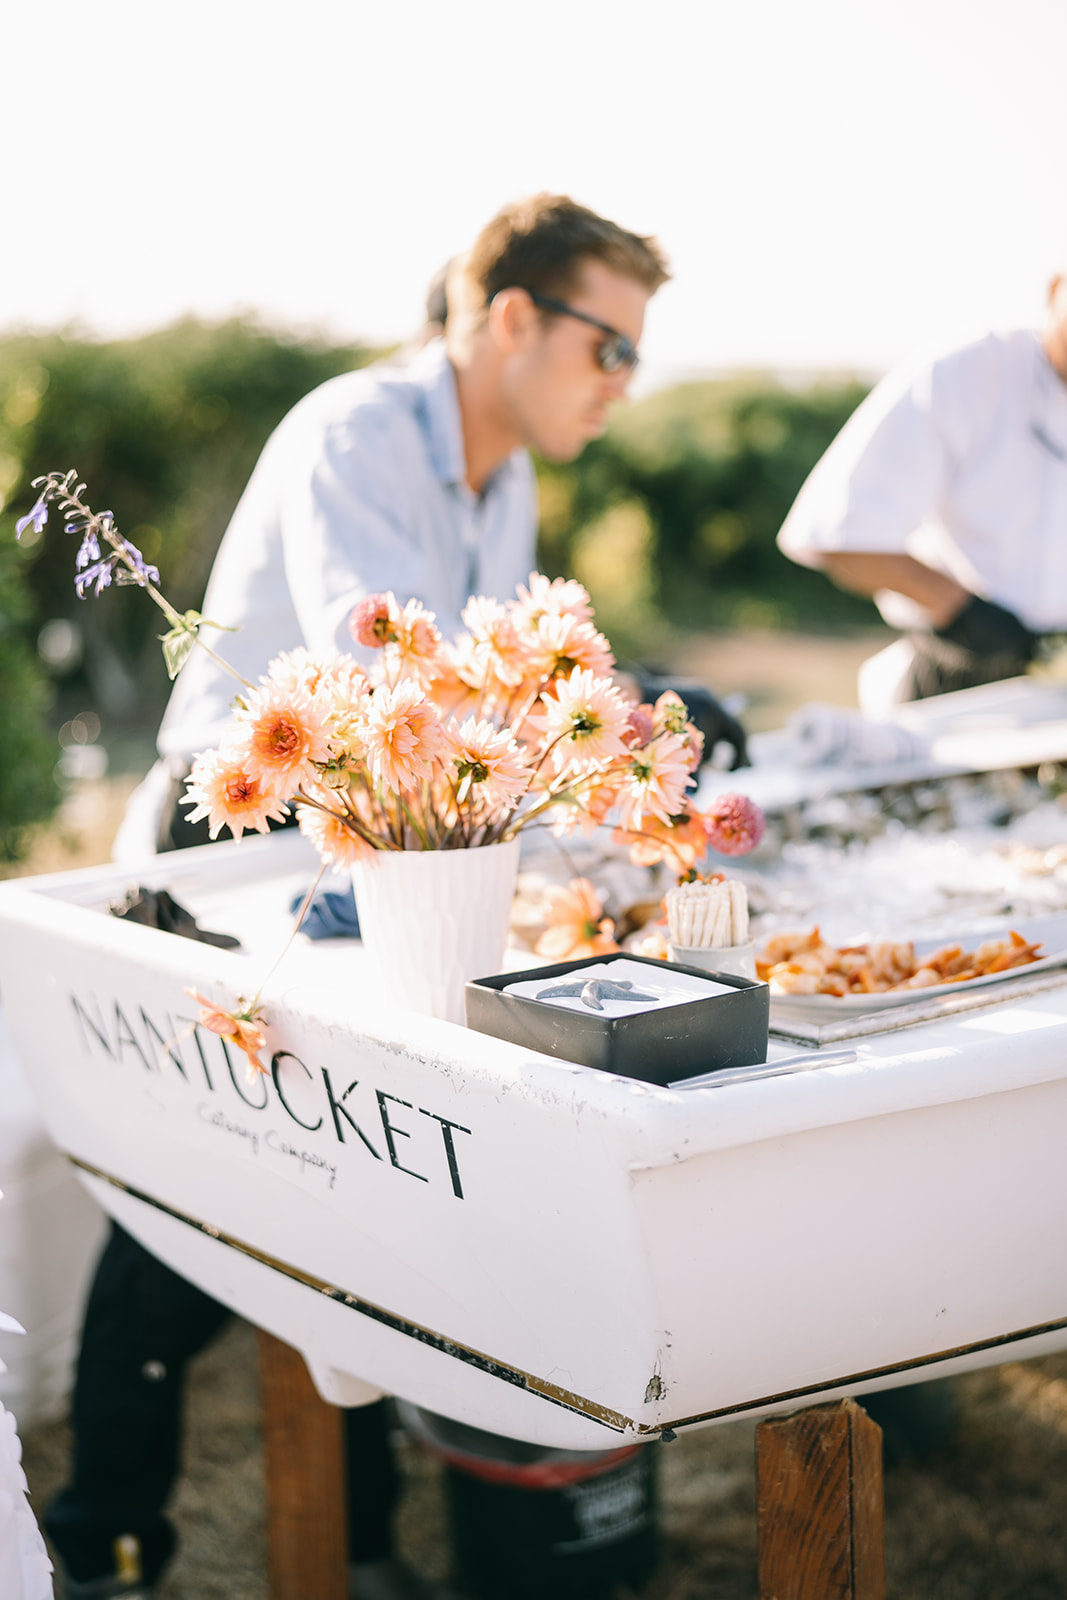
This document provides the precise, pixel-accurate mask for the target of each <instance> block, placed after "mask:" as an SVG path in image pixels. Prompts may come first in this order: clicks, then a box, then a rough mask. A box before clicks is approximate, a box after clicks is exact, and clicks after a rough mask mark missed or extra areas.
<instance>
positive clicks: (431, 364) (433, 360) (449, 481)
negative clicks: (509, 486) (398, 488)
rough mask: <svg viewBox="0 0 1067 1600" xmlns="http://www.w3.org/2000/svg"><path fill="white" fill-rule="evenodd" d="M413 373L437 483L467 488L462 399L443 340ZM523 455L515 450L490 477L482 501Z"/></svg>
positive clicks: (424, 353) (422, 354)
mask: <svg viewBox="0 0 1067 1600" xmlns="http://www.w3.org/2000/svg"><path fill="white" fill-rule="evenodd" d="M409 370H410V372H411V374H412V376H413V377H414V378H415V380H416V382H417V383H418V385H419V387H420V389H421V390H422V394H423V404H422V406H421V407H420V413H419V420H420V423H421V425H422V429H423V432H424V434H425V436H426V444H427V448H428V450H429V455H430V464H431V466H432V467H433V470H434V476H435V477H436V478H437V481H438V482H439V483H441V484H443V485H445V486H446V487H449V486H452V487H457V486H458V487H461V488H464V489H467V493H468V494H470V493H472V491H471V490H470V489H469V488H468V487H467V452H466V450H465V449H464V446H463V421H462V418H461V417H460V412H459V395H458V393H457V391H456V374H455V370H454V369H453V366H452V363H451V361H449V359H448V356H447V354H446V353H445V343H444V340H443V339H434V340H432V341H431V343H430V344H428V345H426V347H425V348H424V349H422V350H420V351H419V353H418V355H417V356H416V357H415V359H414V360H413V361H412V363H411V367H410V369H409ZM523 454H524V452H523V450H522V448H521V446H520V448H519V449H517V450H513V451H512V453H511V455H509V456H505V458H504V460H503V461H502V462H501V463H500V465H499V466H498V467H497V469H496V471H495V472H494V473H493V474H492V475H491V477H490V478H489V480H488V482H487V483H486V485H485V488H484V489H483V490H482V496H481V497H482V499H483V500H484V499H485V497H486V496H487V495H488V494H489V493H490V491H491V490H492V489H493V488H494V487H495V486H496V485H497V484H498V483H502V482H503V481H504V480H505V479H506V477H507V474H508V473H509V472H512V471H514V470H515V462H516V461H517V460H519V459H521V458H522V456H523Z"/></svg>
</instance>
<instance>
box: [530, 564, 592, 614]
mask: <svg viewBox="0 0 1067 1600" xmlns="http://www.w3.org/2000/svg"><path fill="white" fill-rule="evenodd" d="M528 583H529V588H527V587H526V586H525V585H524V584H521V583H520V584H519V586H518V589H517V590H516V593H517V594H518V597H519V604H518V610H519V612H520V614H521V615H522V617H523V618H524V619H525V620H527V621H529V622H530V623H531V624H532V625H535V626H536V624H537V623H538V622H539V621H540V620H541V618H542V617H547V616H552V617H558V616H562V615H563V614H564V613H566V614H567V615H568V616H572V617H577V619H578V621H579V622H591V621H592V618H593V607H592V603H591V602H590V599H589V591H588V590H587V589H583V587H582V585H581V584H580V583H579V582H578V580H577V578H552V579H551V580H549V579H548V578H546V577H545V575H544V573H543V572H531V573H530V576H529V579H528Z"/></svg>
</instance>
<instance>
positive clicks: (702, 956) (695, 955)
mask: <svg viewBox="0 0 1067 1600" xmlns="http://www.w3.org/2000/svg"><path fill="white" fill-rule="evenodd" d="M667 949H668V950H669V951H670V957H671V960H672V961H677V962H680V963H681V965H682V966H685V967H699V968H700V969H701V971H702V972H726V973H729V974H730V975H731V976H732V977H734V978H753V979H754V978H755V976H756V941H755V939H750V940H749V942H748V944H724V945H701V946H699V947H695V946H694V947H690V946H688V945H684V944H670V943H668V945H667Z"/></svg>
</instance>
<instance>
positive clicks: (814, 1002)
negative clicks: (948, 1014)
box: [757, 912, 1067, 1022]
mask: <svg viewBox="0 0 1067 1600" xmlns="http://www.w3.org/2000/svg"><path fill="white" fill-rule="evenodd" d="M1012 931H1014V932H1016V933H1018V934H1020V935H1021V936H1022V937H1023V938H1024V939H1027V940H1029V941H1030V942H1031V943H1035V944H1038V945H1040V947H1041V950H1042V954H1041V955H1040V956H1039V957H1038V959H1037V960H1036V961H1031V962H1029V963H1028V964H1027V965H1026V966H1025V967H1009V968H1008V969H1007V971H1005V972H987V973H983V975H982V976H981V977H979V978H967V979H965V980H964V981H963V982H962V983H937V984H930V986H929V987H928V988H925V989H894V990H888V991H886V992H885V993H883V994H844V995H833V994H778V993H776V992H775V990H774V988H773V985H772V988H771V1016H772V1017H780V1018H783V1019H788V1018H791V1017H804V1018H810V1019H811V1020H812V1021H814V1022H833V1021H834V1020H835V1019H837V1018H843V1017H856V1016H866V1015H867V1014H868V1013H870V1012H872V1011H886V1010H890V1009H892V1008H895V1007H898V1006H910V1005H915V1004H916V1002H917V1001H923V1000H933V999H936V998H937V997H939V996H941V995H964V994H969V993H970V992H971V991H972V990H974V989H983V988H986V987H988V985H990V984H998V985H999V984H1005V983H1013V982H1015V980H1016V979H1018V978H1023V977H1027V978H1028V977H1032V976H1034V975H1036V974H1037V973H1041V972H1050V971H1053V970H1054V969H1055V968H1057V967H1067V912H1060V913H1059V914H1058V915H1055V916H1051V917H1031V918H1025V919H1020V920H1019V921H1017V922H1011V923H1008V922H999V923H997V924H996V926H994V927H989V926H983V927H982V929H981V930H980V931H978V932H974V931H973V930H971V931H967V932H964V933H961V934H960V935H959V937H958V938H956V939H948V938H938V939H931V938H926V939H915V940H914V941H913V943H914V947H915V953H916V956H917V957H921V956H929V955H933V953H934V951H935V950H942V949H944V947H945V945H947V944H963V945H964V946H966V948H967V949H973V948H974V947H975V946H976V945H978V944H981V943H982V941H983V940H986V939H1004V938H1007V936H1008V934H1009V933H1010V932H1012ZM758 954H759V952H758V950H757V956H758ZM1065 981H1067V976H1065Z"/></svg>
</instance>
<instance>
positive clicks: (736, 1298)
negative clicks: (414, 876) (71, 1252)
mask: <svg viewBox="0 0 1067 1600" xmlns="http://www.w3.org/2000/svg"><path fill="white" fill-rule="evenodd" d="M313 873H314V864H313V862H312V858H311V856H310V854H309V852H308V851H307V847H306V845H305V844H304V841H303V840H301V839H300V838H299V836H297V835H295V834H288V833H286V834H281V835H275V836H272V837H271V838H269V839H262V840H261V839H258V838H257V839H254V840H246V841H244V842H242V843H240V844H225V845H215V846H208V847H205V848H204V849H200V850H189V851H184V852H181V853H180V854H178V855H172V856H166V857H158V858H154V859H152V860H151V861H147V862H146V863H145V864H144V866H143V868H142V870H141V871H140V872H139V873H138V872H136V871H133V872H131V870H130V869H129V868H128V867H121V868H120V867H114V866H112V867H104V868H93V869H89V870H86V871H82V872H74V873H67V874H62V875H57V876H53V877H50V878H38V879H20V880H14V881H10V882H7V883H5V884H2V885H0V988H2V995H3V1002H4V1006H5V1008H6V1011H7V1014H8V1018H9V1022H10V1026H11V1030H12V1033H13V1036H14V1039H15V1042H16V1047H17V1050H18V1052H19V1055H20V1057H21V1060H22V1063H23V1066H24V1067H25V1069H26V1072H27V1074H28V1076H29V1078H30V1081H31V1083H32V1084H33V1087H34V1089H35V1091H36V1094H37V1096H38V1098H39V1101H40V1104H41V1107H42V1110H43V1114H44V1117H45V1120H46V1123H47V1126H48V1129H49V1132H50V1134H51V1136H52V1138H53V1139H54V1140H55V1142H56V1144H57V1145H58V1147H59V1148H60V1149H61V1150H63V1151H64V1152H66V1154H67V1155H68V1156H69V1157H70V1158H71V1160H72V1161H73V1162H74V1163H76V1165H77V1169H78V1171H79V1172H80V1174H81V1176H82V1178H83V1179H84V1181H85V1182H86V1184H87V1185H88V1187H89V1188H90V1189H91V1191H92V1192H93V1194H94V1195H95V1196H96V1197H97V1198H98V1199H99V1200H100V1202H101V1204H102V1205H103V1206H104V1207H105V1208H106V1210H107V1211H109V1212H110V1213H111V1215H112V1216H113V1217H114V1218H115V1219H116V1220H117V1221H118V1222H120V1223H121V1224H122V1225H123V1226H124V1227H126V1228H128V1229H129V1230H130V1231H131V1232H132V1233H134V1234H135V1235H136V1236H137V1237H139V1238H140V1239H141V1240H143V1242H144V1243H145V1244H146V1245H147V1246H148V1247H149V1248H150V1249H151V1250H152V1251H154V1252H155V1253H156V1254H157V1255H159V1256H160V1257H161V1258H162V1259H163V1260H165V1261H166V1262H168V1263H169V1264H170V1265H171V1266H172V1267H174V1268H175V1269H176V1270H177V1271H179V1272H181V1273H183V1274H185V1275H186V1276H187V1277H189V1278H191V1279H192V1280H194V1281H195V1282H197V1283H198V1284H200V1285H201V1286H202V1287H203V1288H204V1289H205V1290H206V1291H207V1292H209V1293H210V1294H212V1295H215V1296H216V1297H217V1298H219V1299H220V1300H222V1301H224V1302H225V1303H226V1304H228V1305H230V1306H232V1307H233V1308H234V1309H235V1310H236V1311H238V1312H239V1313H240V1314H242V1315H243V1316H245V1317H247V1318H248V1319H249V1320H251V1321H252V1322H254V1323H256V1324H258V1325H259V1326H261V1327H264V1328H266V1329H268V1330H270V1331H271V1332H272V1333H274V1334H276V1335H277V1336H278V1337H280V1338H282V1339H284V1340H286V1341H287V1342H289V1343H290V1344H292V1345H294V1346H295V1347H297V1348H298V1349H300V1350H301V1351H302V1352H303V1353H304V1355H305V1357H306V1359H307V1361H308V1364H309V1367H310V1369H311V1371H312V1374H313V1376H314V1378H315V1381H316V1383H317V1384H318V1386H319V1388H320V1390H321V1392H322V1393H323V1394H324V1395H325V1396H326V1397H327V1398H328V1399H330V1400H333V1401H335V1402H337V1403H340V1404H349V1405H351V1404H360V1403H363V1402H366V1401H367V1400H369V1399H371V1398H373V1396H374V1395H375V1394H376V1393H377V1392H379V1391H387V1392H390V1393H394V1394H398V1395H401V1396H403V1397H404V1398H406V1399H408V1400H411V1401H414V1402H415V1403H417V1404H419V1405H422V1406H426V1407H429V1408H430V1409H432V1410H435V1411H439V1412H442V1413H445V1414H446V1415H449V1416H452V1417H455V1418H457V1419H459V1420H462V1421H465V1422H468V1423H471V1424H474V1425H476V1426H478V1427H482V1428H488V1429H490V1430H493V1431H496V1432H500V1433H507V1434H511V1435H513V1436H515V1437H518V1438H522V1439H527V1440H530V1441H533V1442H537V1443H543V1444H548V1445H555V1446H560V1447H564V1448H573V1449H595V1448H598V1447H604V1446H606V1445H610V1444H611V1443H612V1441H613V1440H615V1441H617V1440H618V1439H619V1437H620V1436H623V1437H642V1436H644V1437H647V1436H655V1435H656V1434H658V1433H660V1432H662V1431H664V1430H666V1429H668V1428H673V1429H678V1428H681V1427H690V1426H698V1425H704V1424H707V1423H712V1422H717V1421H723V1420H728V1419H730V1418H733V1417H736V1416H738V1415H743V1414H757V1415H758V1414H765V1413H768V1412H773V1411H780V1410H790V1409H794V1408H796V1407H797V1406H799V1405H804V1404H809V1403H814V1402H816V1401H819V1400H823V1399H829V1398H833V1397H835V1396H837V1395H841V1394H845V1393H862V1392H863V1391H865V1390H869V1389H875V1388H883V1387H891V1386H892V1385H894V1384H898V1383H901V1382H906V1381H913V1380H914V1379H915V1377H917V1376H918V1377H925V1376H934V1375H938V1374H942V1373H945V1372H949V1371H958V1370H963V1369H966V1368H969V1367H974V1366H981V1365H984V1364H989V1363H994V1362H997V1361H1000V1360H1004V1359H1008V1358H1009V1357H1015V1356H1020V1355H1029V1354H1034V1355H1036V1354H1044V1353H1047V1352H1049V1351H1052V1350H1056V1349H1060V1348H1064V1347H1067V1257H1065V1254H1064V1251H1063V1246H1062V1240H1063V1233H1064V1228H1065V1225H1067V1162H1065V1161H1064V1160H1063V1151H1062V1144H1063V1132H1062V1130H1063V1128H1064V1126H1065V1125H1067V987H1064V988H1059V987H1054V986H1053V987H1048V988H1043V990H1042V992H1041V993H1040V994H1038V995H1033V996H1023V997H1021V998H1020V997H1015V998H1008V997H1007V992H1006V998H1005V999H1004V1001H1003V1003H999V1004H988V1003H987V1004H985V1005H984V1006H981V1007H979V1008H976V1009H975V1010H973V1011H970V1012H956V1013H954V1014H953V1015H951V1016H945V1017H942V1018H939V1019H937V1020H935V1021H932V1022H925V1023H923V1024H921V1025H919V1026H915V1027H910V1028H906V1029H904V1030H903V1031H894V1032H886V1033H884V1034H883V1033H875V1034H871V1035H868V1036H865V1037H863V1038H862V1039H860V1040H857V1042H856V1050H855V1058H854V1059H851V1060H848V1059H846V1060H841V1059H840V1053H838V1056H837V1057H836V1058H834V1057H832V1056H828V1057H827V1059H826V1064H824V1065H820V1056H819V1052H818V1051H811V1052H810V1053H808V1055H807V1056H806V1057H805V1060H804V1062H803V1065H804V1066H805V1067H808V1068H809V1070H803V1071H795V1072H794V1071H789V1072H783V1073H781V1074H780V1075H777V1076H766V1077H761V1076H759V1075H758V1072H757V1074H756V1075H755V1076H745V1075H741V1076H734V1077H731V1078H730V1079H729V1080H727V1081H724V1082H723V1084H722V1085H721V1086H719V1087H716V1086H715V1084H714V1082H712V1083H711V1084H709V1085H707V1086H705V1087H697V1088H688V1089H685V1088H679V1089H668V1088H659V1087H656V1086H653V1085H650V1084H645V1083H641V1082H637V1081H635V1080H632V1079H622V1078H616V1077H614V1076H613V1075H610V1074H605V1073H599V1072H595V1071H593V1070H591V1069H588V1068H585V1067H580V1066H572V1065H570V1064H568V1063H566V1062H560V1061H557V1060H554V1059H550V1058H548V1057H544V1056H539V1055H536V1054H533V1053H531V1052H529V1051H527V1050H524V1049H521V1048H519V1047H517V1046H514V1045H510V1044H508V1043H505V1042H503V1041H500V1040H497V1039H493V1038H489V1037H486V1036H483V1035H480V1034H476V1033H472V1032H469V1031H467V1030H465V1029H463V1028H460V1027H458V1026H455V1025H453V1024H450V1023H444V1022H436V1021H432V1020H430V1019H427V1018H423V1017H419V1016H415V1015H411V1014H407V1013H403V1012H400V1011H398V1010H395V1009H391V1008H389V1007H387V1006H386V1005H384V1004H383V1003H381V1002H380V1001H379V1000H378V998H377V996H376V984H375V969H374V965H373V962H372V960H371V958H370V956H369V955H368V954H367V953H365V952H363V951H362V949H361V948H360V947H359V946H357V945H355V944H353V943H352V942H345V941H329V942H324V943H320V944H317V945H313V944H311V943H309V942H308V941H306V940H304V939H303V937H301V939H300V940H298V942H297V944H296V945H294V947H293V949H292V950H291V951H290V953H289V955H287V956H286V958H285V960H284V962H283V963H282V965H281V966H280V968H279V969H278V971H277V973H276V974H275V976H274V978H273V979H272V980H271V982H270V985H269V987H268V988H267V989H266V991H265V996H264V998H265V1017H266V1031H267V1035H268V1041H269V1051H270V1057H271V1069H272V1070H271V1075H270V1076H269V1077H268V1078H265V1079H260V1080H259V1081H258V1082H257V1083H256V1084H255V1085H253V1086H249V1085H248V1084H247V1083H246V1081H245V1077H244V1072H243V1059H240V1058H238V1059H235V1058H234V1057H233V1054H232V1052H231V1053H230V1055H229V1056H228V1055H227V1053H226V1048H225V1046H224V1043H223V1041H222V1040H221V1039H219V1038H218V1037H217V1036H216V1035H214V1034H210V1033H208V1032H206V1031H205V1030H203V1029H202V1028H200V1027H196V1026H195V1025H194V1019H195V1017H196V1007H195V1004H194V1003H193V1002H192V1001H191V1000H189V999H188V998H187V996H186V994H185V992H184V991H185V989H186V987H187V986H188V987H191V988H196V989H199V990H200V991H202V992H203V993H205V994H207V995H209V996H210V997H211V998H212V999H214V1000H217V1001H219V1002H222V1003H224V1004H226V1005H232V1004H233V1003H234V1001H235V1000H236V998H237V997H238V996H243V997H245V998H248V997H249V996H250V995H251V994H253V993H254V991H255V989H256V986H257V985H258V983H259V982H260V980H261V979H262V977H263V975H264V973H265V971H266V970H267V968H268V967H269V965H270V962H271V960H272V959H273V957H274V955H275V954H276V953H277V949H278V948H279V947H280V944H281V942H282V938H283V935H284V929H285V926H286V924H287V921H288V920H289V919H288V914H287V905H288V902H289V900H290V898H291V897H292V895H293V893H294V892H296V891H297V890H298V889H299V888H300V887H301V886H302V885H306V884H307V883H308V882H309V881H310V879H311V877H312V876H313ZM137 881H140V882H142V883H144V884H147V885H148V886H149V887H162V886H166V887H168V888H169V889H170V890H171V891H172V892H173V894H174V895H175V896H176V898H178V899H179V900H180V901H181V902H182V903H183V904H185V905H187V906H188V907H189V909H190V910H192V911H193V913H194V915H196V916H197V918H198V919H199V921H200V922H201V924H202V925H203V926H206V927H209V928H214V929H218V930H221V931H228V932H232V933H236V934H238V935H239V936H240V937H241V938H242V939H243V940H244V942H245V947H246V948H245V950H243V951H241V952H234V951H224V950H218V949H215V948H213V947H210V946H208V945H203V944H198V943H195V942H192V941H189V940H185V939H179V938H176V937H174V936H172V935H170V934H165V933H161V932H158V931H156V930H153V929H148V928H145V927H141V926H137V925H131V924H130V923H128V922H124V921H120V920H118V919H116V918H113V917H109V916H107V915H106V914H105V913H106V907H107V905H108V903H109V902H113V901H116V900H119V899H121V898H122V896H123V894H124V893H125V891H126V889H127V888H128V887H130V886H131V885H132V884H133V883H135V882H137ZM527 959H528V958H527ZM1052 981H1053V983H1054V978H1053V980H1052ZM1045 983H1046V984H1048V983H1049V977H1048V975H1046V978H1045ZM984 996H985V998H986V1000H988V998H989V991H988V990H987V991H984ZM775 1053H776V1054H777V1055H778V1056H779V1057H780V1056H782V1055H783V1054H784V1053H785V1052H784V1050H783V1047H782V1046H780V1045H778V1046H775ZM768 1070H769V1071H773V1070H774V1061H773V1059H772V1061H771V1063H770V1064H769V1068H768Z"/></svg>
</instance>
